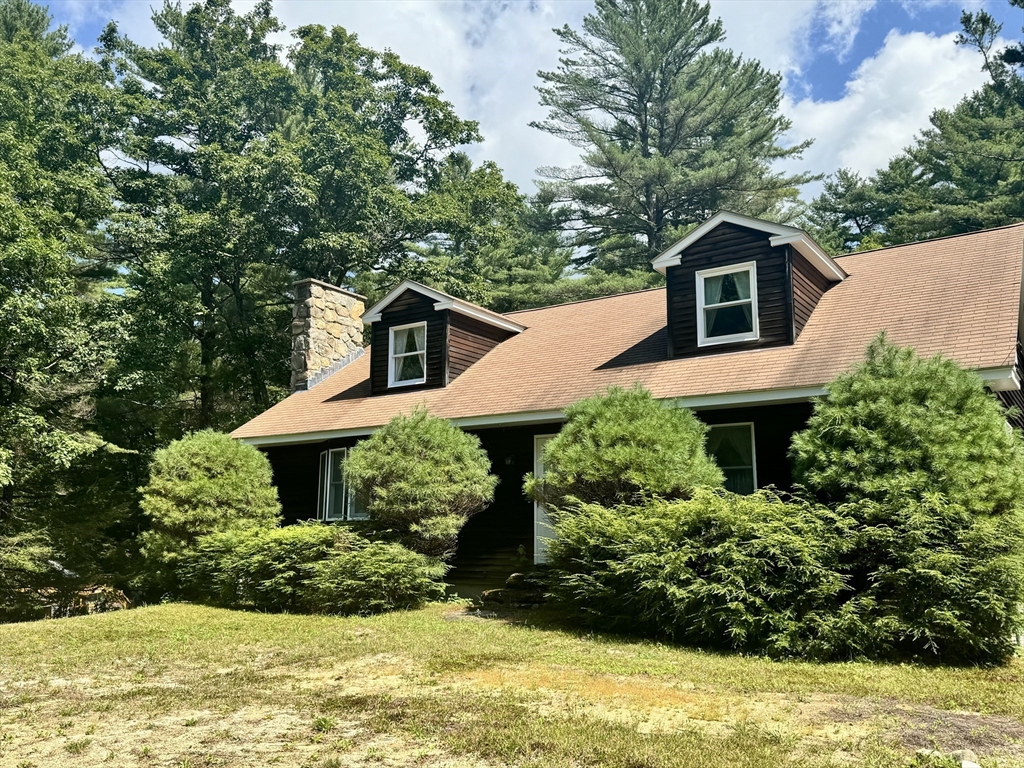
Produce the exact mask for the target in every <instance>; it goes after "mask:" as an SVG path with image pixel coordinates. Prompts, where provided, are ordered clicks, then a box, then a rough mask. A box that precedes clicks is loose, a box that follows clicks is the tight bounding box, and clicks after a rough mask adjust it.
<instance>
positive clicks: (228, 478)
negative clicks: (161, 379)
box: [140, 430, 281, 588]
mask: <svg viewBox="0 0 1024 768" xmlns="http://www.w3.org/2000/svg"><path fill="white" fill-rule="evenodd" d="M140 492H141V493H142V510H143V512H144V513H145V514H146V516H147V517H148V518H149V521H150V526H151V527H150V530H148V531H146V532H145V533H144V534H143V536H142V539H143V552H144V554H145V555H146V558H147V560H148V565H149V569H150V571H151V578H153V579H154V580H155V582H156V583H157V584H158V585H160V586H162V587H164V588H173V587H172V586H171V585H173V573H174V570H175V568H176V562H177V560H178V559H179V557H181V555H182V553H184V552H187V551H188V550H189V549H191V548H192V547H193V546H195V544H196V542H197V540H198V539H199V537H201V536H204V535H207V534H211V533H217V532H222V531H230V530H233V529H245V528H269V527H273V526H275V525H277V523H278V519H279V516H280V512H281V505H280V503H279V502H278V500H277V490H276V489H275V488H274V486H273V485H272V484H271V469H270V462H269V461H267V457H266V456H264V455H263V454H262V453H261V452H260V451H259V450H257V449H256V448H253V447H252V446H251V445H246V444H245V443H242V442H239V441H237V440H232V439H231V437H229V436H228V435H225V434H222V433H219V432H213V431H212V430H204V431H202V432H196V433H194V434H191V435H188V436H187V437H184V438H182V439H181V440H175V441H174V442H173V443H171V444H170V445H169V446H167V447H166V448H163V449H161V450H159V451H157V452H156V453H155V454H154V456H153V463H152V465H151V467H150V476H149V483H148V484H147V485H146V486H145V487H143V488H141V489H140Z"/></svg>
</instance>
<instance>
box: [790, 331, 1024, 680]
mask: <svg viewBox="0 0 1024 768" xmlns="http://www.w3.org/2000/svg"><path fill="white" fill-rule="evenodd" d="M792 457H793V463H794V475H795V478H796V480H797V481H798V482H800V483H802V484H803V485H804V486H805V487H806V488H807V489H808V490H809V491H811V492H813V493H815V494H817V495H818V496H819V498H820V499H821V500H823V501H826V502H828V503H829V504H830V505H831V506H832V507H833V508H834V509H835V511H836V515H837V517H838V518H840V519H843V520H845V521H847V522H846V523H845V528H846V534H845V537H844V538H845V541H846V546H845V548H844V549H843V551H842V552H841V555H840V568H841V569H842V571H843V572H844V573H845V575H846V576H847V579H848V585H849V589H850V591H849V592H848V593H847V594H846V596H845V598H844V601H843V604H842V606H841V608H840V609H839V611H838V612H837V614H836V615H835V616H834V617H833V618H832V619H831V620H830V622H829V623H828V624H827V626H826V627H825V629H824V630H823V633H822V646H823V652H824V653H825V654H826V655H829V656H832V657H839V658H850V657H856V656H870V657H873V658H891V659H916V660H923V661H933V662H943V663H969V664H979V663H994V662H1001V661H1004V660H1005V659H1006V658H1008V657H1009V656H1010V655H1012V653H1013V642H1012V638H1011V635H1012V634H1013V632H1015V631H1016V630H1017V629H1018V628H1019V626H1020V622H1021V615H1020V611H1019V604H1020V602H1021V600H1022V599H1024V506H1022V498H1024V441H1022V440H1021V436H1020V434H1019V433H1017V432H1015V431H1011V430H1010V429H1009V428H1008V427H1007V424H1006V416H1005V413H1004V410H1003V408H1002V406H1001V405H1000V403H999V402H998V401H996V400H995V398H993V397H992V396H991V395H990V394H989V393H987V392H986V391H985V388H984V385H983V383H982V381H981V379H980V378H979V377H978V376H977V375H976V374H974V373H971V372H968V371H965V370H963V369H961V368H960V367H959V366H958V365H957V364H956V363H955V362H953V361H951V360H948V359H945V358H942V357H939V356H936V357H933V358H930V359H922V358H920V357H918V356H917V355H916V354H915V353H914V351H913V350H912V349H906V348H899V347H896V346H894V345H893V344H891V343H889V342H888V341H887V340H886V339H885V337H884V336H880V337H879V338H877V339H876V340H875V341H873V342H872V344H871V345H870V346H869V348H868V351H867V358H866V360H865V361H864V362H863V363H861V364H860V365H858V366H856V367H855V368H854V369H852V370H851V371H849V372H847V373H845V374H841V375H840V376H838V377H836V379H835V380H834V381H833V382H832V383H831V384H830V385H829V386H828V397H827V399H823V400H820V401H818V402H816V403H815V406H814V413H813V415H812V416H811V418H810V420H809V421H808V424H807V428H806V429H805V430H804V431H802V432H799V433H797V434H796V435H794V437H793V447H792Z"/></svg>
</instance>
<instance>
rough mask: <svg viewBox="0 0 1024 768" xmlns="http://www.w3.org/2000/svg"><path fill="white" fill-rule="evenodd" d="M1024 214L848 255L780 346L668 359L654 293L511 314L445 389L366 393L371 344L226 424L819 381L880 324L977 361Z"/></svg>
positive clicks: (306, 425) (1013, 296)
mask: <svg viewBox="0 0 1024 768" xmlns="http://www.w3.org/2000/svg"><path fill="white" fill-rule="evenodd" d="M1022 256H1024V224H1017V225H1013V226H1008V227H1001V228H998V229H991V230H985V231H981V232H975V233H971V234H967V235H959V236H955V237H948V238H942V239H939V240H931V241H927V242H922V243H915V244H911V245H904V246H897V247H893V248H885V249H881V250H877V251H868V252H864V253H858V254H852V255H849V256H845V257H843V258H841V259H840V260H839V263H840V264H841V266H842V267H843V268H844V269H845V270H846V271H847V272H848V273H849V277H848V278H847V279H846V280H844V281H843V282H842V283H840V284H838V285H836V286H834V287H833V288H832V289H831V290H829V291H828V292H827V293H826V294H825V295H824V297H823V298H822V299H821V302H820V303H819V304H818V306H817V308H816V309H815V310H814V313H813V314H812V315H811V318H810V320H809V321H808V323H807V325H806V326H805V327H804V329H803V332H802V333H801V334H800V337H799V338H798V339H797V341H796V343H795V344H793V345H790V346H781V347H771V348H765V349H755V350H748V351H742V352H731V353H717V354H712V355H706V356H701V357H689V358H683V359H675V360H669V359H667V356H666V329H665V318H666V307H665V291H664V289H655V290H649V291H640V292H637V293H628V294H621V295H618V296H609V297H607V298H602V299H593V300H590V301H582V302H576V303H572V304H562V305H557V306H553V307H545V308H542V309H533V310H526V311H522V312H515V313H510V314H509V317H510V318H512V319H515V320H516V321H517V322H519V323H522V324H524V325H526V326H527V328H526V330H525V331H523V332H522V333H520V334H518V335H516V336H513V337H512V338H510V339H508V340H507V341H504V342H502V343H501V344H500V345H498V346H497V347H496V348H495V349H493V350H492V351H491V352H489V353H488V354H487V355H485V356H484V357H483V358H482V359H481V360H479V361H478V362H476V363H475V364H474V365H473V366H471V367H470V368H469V370H467V371H466V372H465V373H463V374H462V375H461V376H459V377H458V378H457V379H456V380H455V381H454V382H452V383H451V384H450V385H449V386H447V387H444V388H439V389H433V390H419V391H415V392H396V393H393V394H382V395H375V396H372V397H371V396H370V395H369V369H370V355H369V350H367V354H365V355H364V356H363V357H361V358H360V359H358V360H356V361H355V362H353V363H351V364H350V365H349V366H347V367H346V368H344V369H342V370H341V371H339V372H338V373H336V374H334V375H333V376H331V377H329V378H328V379H326V380H325V381H324V382H323V383H321V384H319V385H317V386H316V387H314V388H313V389H311V390H308V391H305V392H297V393H295V394H293V395H291V396H290V397H288V398H286V399H285V400H283V401H282V402H280V403H278V404H277V405H275V406H274V407H272V408H270V409H269V410H267V411H266V412H265V413H263V414H261V415H259V416H257V417H256V418H254V419H252V420H251V421H249V422H248V423H247V424H244V425H242V426H241V427H239V428H238V429H237V430H235V432H234V433H233V434H234V436H235V437H238V438H250V439H252V438H257V439H258V438H265V437H269V436H283V435H297V434H306V433H314V432H334V431H340V430H350V429H360V428H367V427H376V426H379V425H381V424H384V423H385V422H387V421H388V420H389V419H390V418H391V417H393V416H395V415H396V414H398V413H407V412H409V411H410V410H412V409H413V408H415V407H416V406H419V405H424V406H426V407H427V408H428V409H429V410H430V411H431V412H432V413H434V414H436V415H438V416H442V417H445V418H453V419H454V418H461V419H466V418H473V417H486V416H496V415H500V414H513V413H522V412H535V411H558V410H560V409H562V408H564V407H565V406H567V405H569V404H570V403H572V402H574V401H576V400H578V399H580V398H582V397H586V396H588V395H591V394H593V393H595V392H597V391H600V390H602V389H604V388H606V387H608V386H610V385H615V384H617V385H622V386H629V385H631V384H633V383H634V382H640V383H641V384H643V385H644V386H645V387H647V388H648V389H650V390H651V392H652V393H653V394H654V396H655V397H658V398H671V397H682V398H686V397H690V398H693V397H698V396H702V395H713V394H722V393H747V392H749V393H756V392H766V391H769V390H778V389H790V388H802V387H817V386H821V385H823V384H825V383H826V382H828V381H829V380H830V379H832V378H833V377H834V376H835V375H836V374H837V373H839V372H840V371H843V370H844V369H846V368H848V367H849V366H850V365H852V364H853V363H855V362H857V361H858V360H860V359H861V358H862V357H863V354H864V350H865V348H866V347H867V345H868V343H869V342H870V341H871V340H872V339H873V338H874V337H875V336H876V335H877V334H878V333H879V332H880V331H882V330H885V331H886V332H887V333H888V334H889V337H890V338H891V339H892V340H893V341H895V342H896V343H899V344H902V345H909V346H912V347H914V348H915V349H917V351H918V352H919V353H921V354H923V355H933V354H935V353H942V354H944V355H947V356H949V357H952V358H953V359H955V360H956V361H958V362H959V363H960V364H961V365H963V366H965V367H968V368H974V369H986V368H997V367H1002V366H1008V365H1012V364H1013V363H1014V360H1015V350H1016V342H1017V330H1018V329H1017V324H1018V313H1019V309H1020V297H1021V291H1020V287H1021V271H1022Z"/></svg>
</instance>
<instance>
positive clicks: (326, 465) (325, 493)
mask: <svg viewBox="0 0 1024 768" xmlns="http://www.w3.org/2000/svg"><path fill="white" fill-rule="evenodd" d="M348 451H349V449H348V448H331V449H329V450H326V451H322V452H321V453H320V478H319V482H321V483H322V484H323V485H322V487H321V488H320V489H318V491H317V500H316V519H317V520H320V521H321V522H324V523H340V522H349V521H352V520H355V519H356V518H353V517H352V510H353V509H354V508H355V501H356V494H355V490H354V489H352V488H349V486H348V483H346V482H344V481H343V482H342V486H341V492H342V493H343V494H344V495H345V510H344V513H343V514H342V515H341V517H334V516H330V515H329V514H328V510H329V501H330V498H331V485H332V483H333V482H334V476H333V475H334V454H336V453H340V454H342V456H343V457H344V458H343V459H342V463H343V464H344V463H345V461H347V460H348ZM359 519H360V520H363V519H365V518H359Z"/></svg>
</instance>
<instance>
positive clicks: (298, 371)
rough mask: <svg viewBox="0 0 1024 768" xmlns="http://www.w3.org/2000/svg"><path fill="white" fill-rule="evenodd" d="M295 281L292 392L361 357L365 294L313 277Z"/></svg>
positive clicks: (307, 387)
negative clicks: (361, 294)
mask: <svg viewBox="0 0 1024 768" xmlns="http://www.w3.org/2000/svg"><path fill="white" fill-rule="evenodd" d="M294 285H295V308H294V310H293V311H292V392H299V391H301V390H304V389H312V388H313V387H315V386H316V385H317V384H319V383H320V382H321V381H323V380H324V379H326V378H327V377H328V376H330V375H331V374H332V373H335V372H336V371H340V370H341V369H342V368H344V367H345V366H346V365H348V364H349V363H351V362H352V361H353V360H356V359H358V358H360V357H362V355H363V320H362V317H363V310H364V309H365V308H366V307H365V305H364V303H363V302H365V301H366V297H365V296H360V295H359V294H358V293H352V292H351V291H346V290H345V289H344V288H339V287H337V286H336V285H331V284H330V283H325V282H323V281H321V280H314V279H312V278H307V279H305V280H299V281H298V282H296V283H295V284H294Z"/></svg>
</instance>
